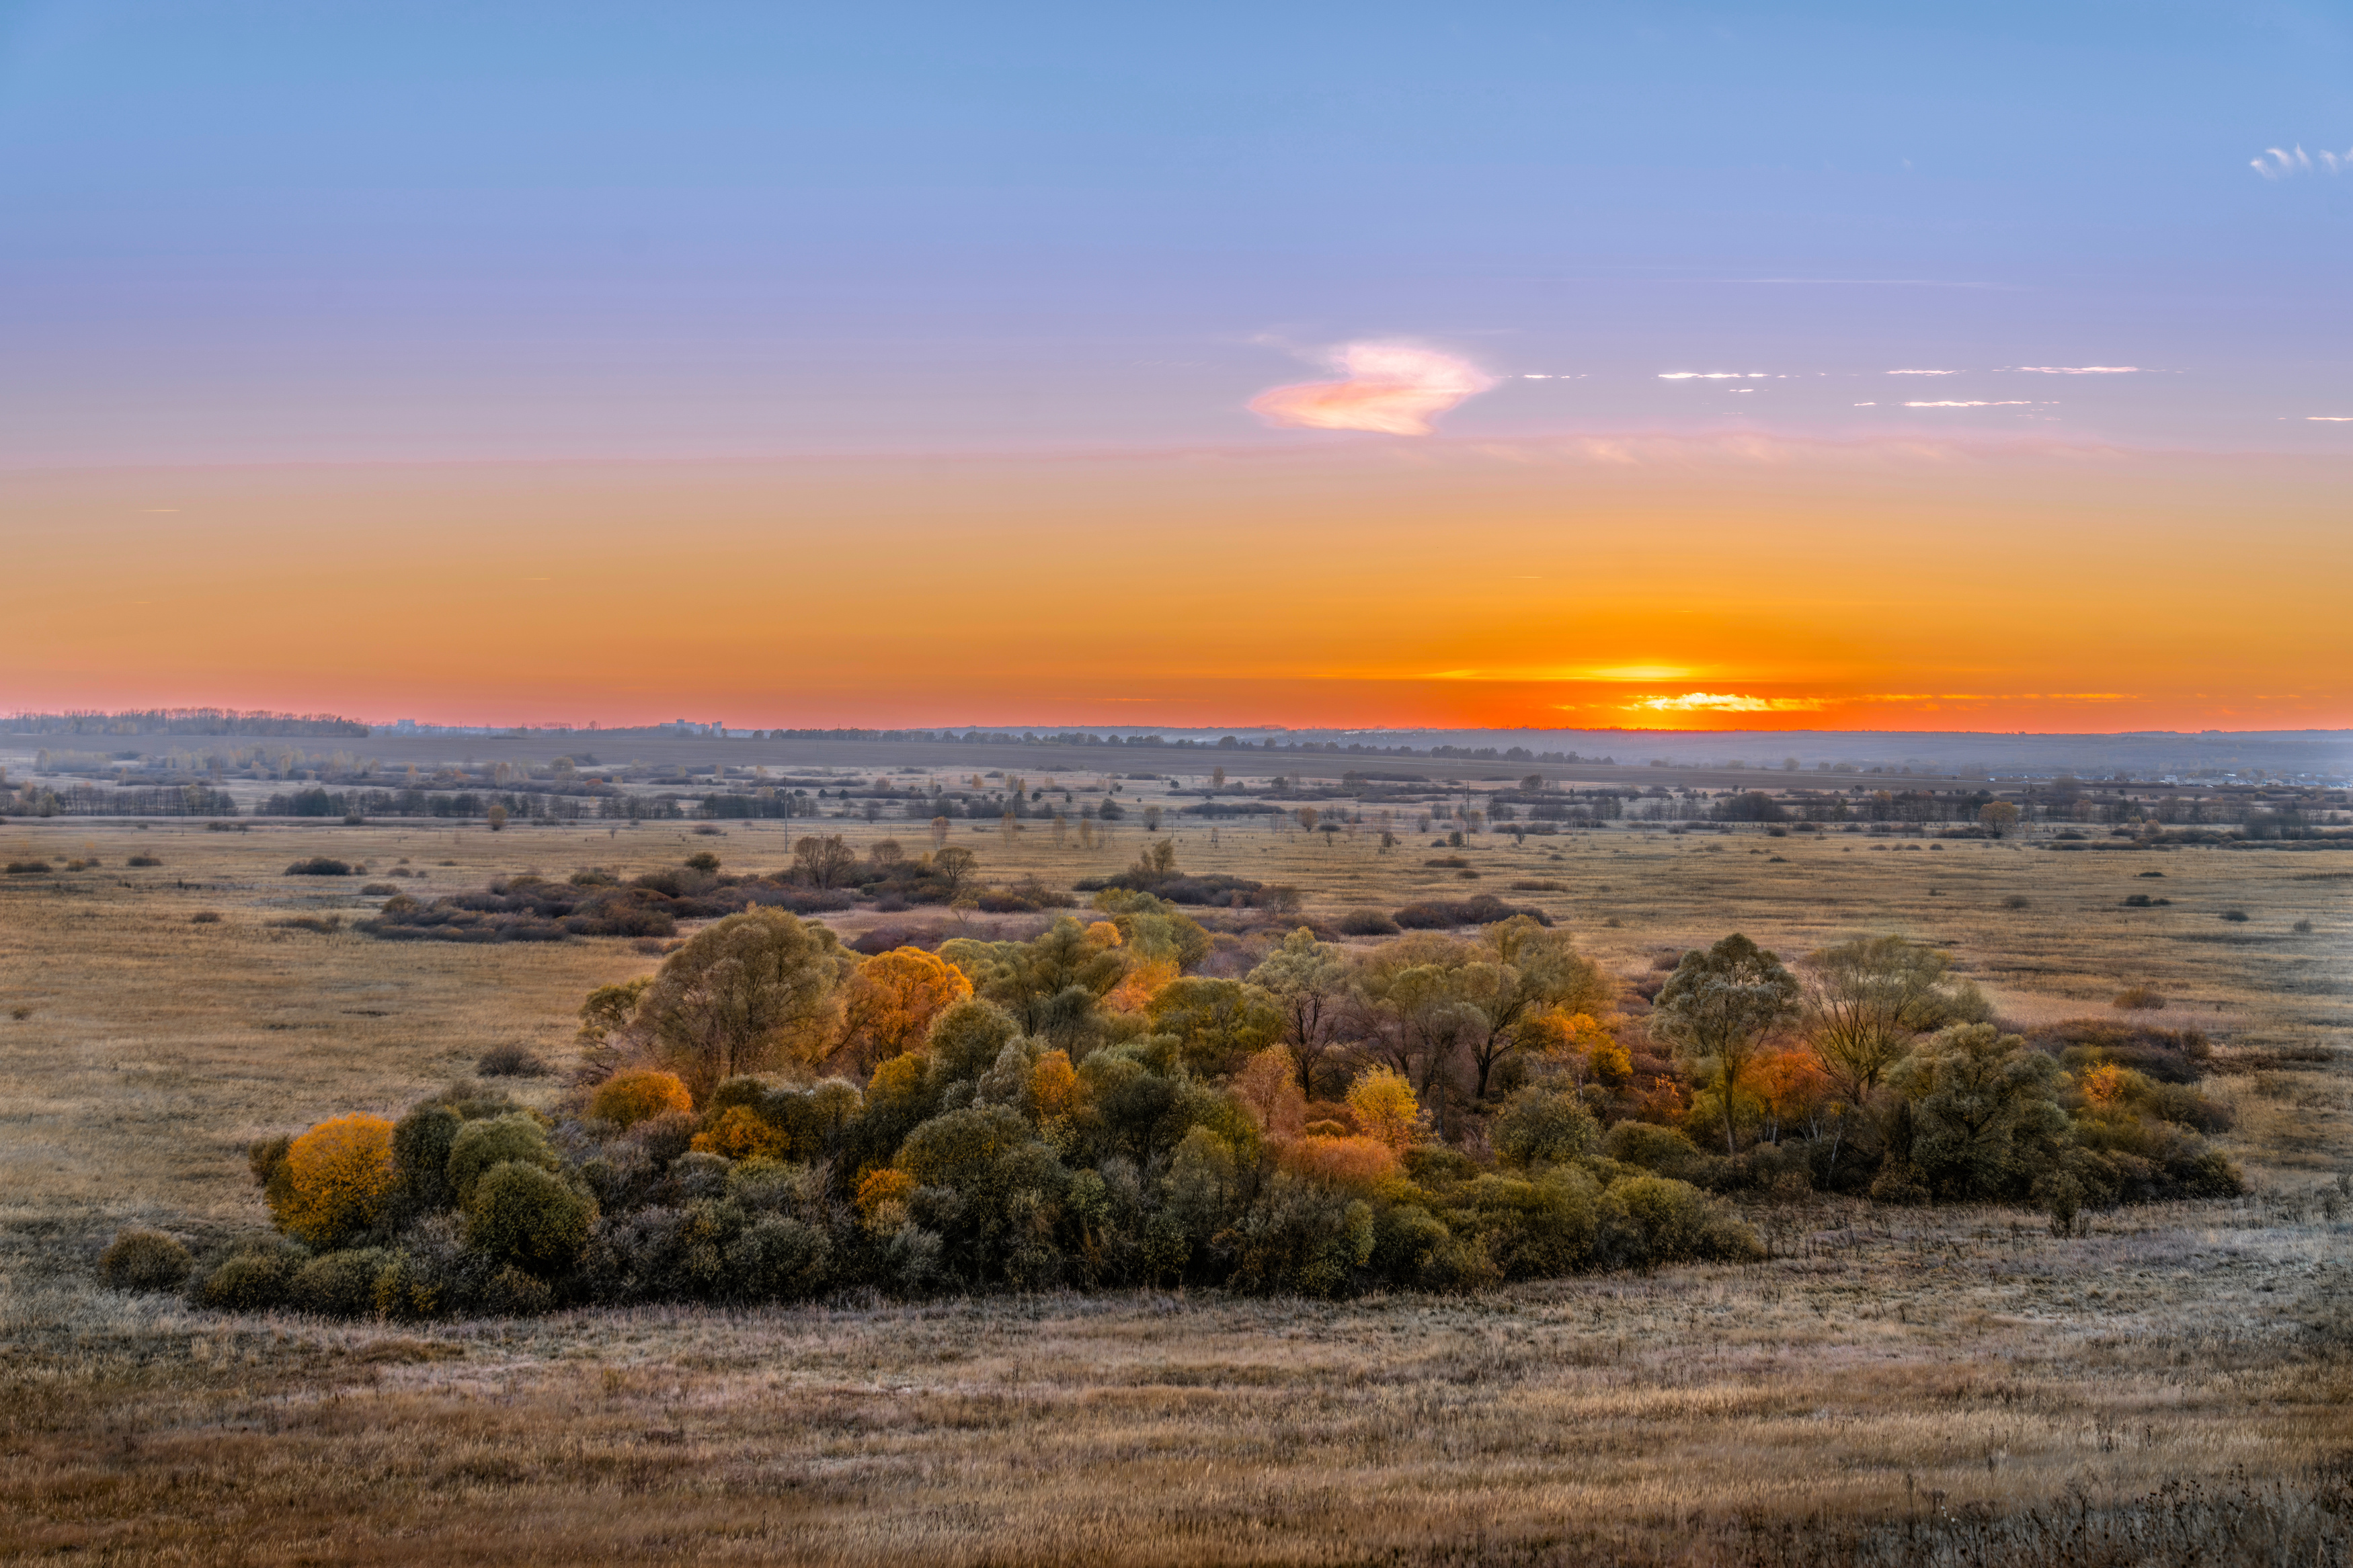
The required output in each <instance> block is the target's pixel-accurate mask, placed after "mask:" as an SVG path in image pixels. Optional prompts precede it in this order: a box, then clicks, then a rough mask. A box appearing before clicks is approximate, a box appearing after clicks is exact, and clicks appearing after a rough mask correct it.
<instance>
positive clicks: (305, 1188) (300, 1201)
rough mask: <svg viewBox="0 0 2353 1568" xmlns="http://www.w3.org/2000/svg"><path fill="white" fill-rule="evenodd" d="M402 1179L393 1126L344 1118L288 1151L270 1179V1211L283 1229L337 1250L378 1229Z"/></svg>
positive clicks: (315, 1131) (361, 1118)
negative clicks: (359, 1233) (389, 1198)
mask: <svg viewBox="0 0 2353 1568" xmlns="http://www.w3.org/2000/svg"><path fill="white" fill-rule="evenodd" d="M398 1180H399V1173H398V1172H397V1170H396V1168H395V1166H394V1164H393V1158H392V1123H391V1122H389V1121H385V1119H384V1118H383V1117H381V1116H338V1117H335V1118H333V1119H332V1120H330V1121H322V1122H320V1123H319V1125H317V1126H316V1127H313V1128H311V1131H308V1132H305V1133H303V1134H302V1136H301V1137H300V1138H297V1139H295V1140H294V1142H292V1143H291V1144H290V1145H289V1146H288V1148H287V1150H286V1158H285V1160H284V1161H283V1162H282V1163H280V1165H279V1167H278V1169H277V1171H276V1172H275V1173H273V1174H272V1175H271V1177H270V1180H269V1189H268V1194H267V1195H268V1197H269V1212H270V1215H271V1216H272V1217H273V1218H275V1219H276V1220H277V1222H278V1227H279V1228H280V1230H283V1231H285V1232H287V1233H288V1234H289V1235H292V1236H298V1237H301V1238H302V1239H303V1240H304V1241H307V1242H309V1243H311V1245H312V1246H313V1247H332V1246H333V1245H334V1244H335V1243H336V1242H338V1241H341V1240H343V1238H344V1237H348V1236H351V1235H352V1234H353V1233H354V1232H357V1231H362V1230H365V1229H366V1228H367V1227H368V1226H371V1225H373V1224H375V1217H376V1215H378V1214H380V1213H382V1212H383V1209H384V1201H385V1198H386V1197H387V1196H388V1195H390V1194H391V1192H392V1189H393V1185H394V1184H395V1183H396V1182H397V1181H398Z"/></svg>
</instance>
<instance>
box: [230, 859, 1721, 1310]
mask: <svg viewBox="0 0 2353 1568" xmlns="http://www.w3.org/2000/svg"><path fill="white" fill-rule="evenodd" d="M1097 905H1098V907H1097V909H1096V910H1094V911H1092V912H1093V914H1094V915H1095V916H1096V917H1097V918H1095V919H1093V920H1092V921H1088V922H1086V923H1082V922H1081V921H1078V920H1076V919H1064V920H1062V921H1058V922H1057V923H1056V925H1055V926H1054V927H1053V929H1052V930H1050V931H1047V932H1046V933H1044V934H1043V935H1041V936H1040V937H1039V938H1038V939H1037V940H1035V941H1033V942H977V941H953V942H947V943H945V944H944V945H943V947H942V950H941V951H940V952H937V953H930V952H923V951H921V950H916V949H902V950H900V951H897V952H890V953H884V954H881V955H879V956H877V957H875V958H872V959H869V960H867V961H866V962H864V963H859V962H858V961H857V960H856V959H855V957H854V956H853V955H851V954H849V952H845V951H844V950H843V949H842V948H841V947H840V946H839V943H838V942H837V941H836V939H835V938H834V936H833V934H832V933H831V932H830V931H828V930H827V929H825V928H824V927H823V926H821V925H818V924H815V923H810V922H804V921H800V920H798V919H797V918H796V917H794V916H793V915H791V914H789V913H787V912H785V911H782V910H772V909H755V910H746V911H744V912H743V913H740V914H737V915H733V916H731V917H729V918H727V919H724V920H722V921H718V922H716V923H714V924H712V925H711V926H709V927H707V928H706V929H705V930H703V931H702V932H700V933H698V934H697V935H696V936H695V937H694V938H693V939H692V940H691V942H688V943H686V944H685V945H684V946H683V947H681V949H680V950H679V951H678V952H675V953H673V954H672V955H670V958H669V959H668V960H667V961H666V962H665V963H663V965H662V966H661V968H660V970H659V972H658V973H655V974H653V975H651V976H649V977H648V978H646V979H644V980H640V981H637V982H633V983H629V984H623V985H616V986H608V987H605V988H601V989H600V990H598V991H597V992H596V993H594V994H591V996H590V997H589V999H588V1001H587V1003H586V1005H584V1007H583V1010H582V1019H583V1030H584V1035H585V1037H586V1039H587V1040H588V1042H589V1052H590V1055H591V1058H592V1059H594V1060H595V1061H596V1062H597V1063H598V1064H599V1065H600V1068H602V1069H605V1071H606V1075H605V1076H604V1077H602V1079H600V1080H599V1081H597V1082H596V1083H595V1084H594V1085H593V1087H586V1086H584V1087H583V1088H581V1089H577V1090H575V1093H574V1094H573V1096H572V1097H571V1099H570V1100H568V1101H567V1102H566V1103H565V1106H564V1107H563V1108H562V1110H560V1111H559V1112H558V1113H557V1114H554V1115H553V1116H541V1115H536V1114H533V1113H532V1112H530V1111H527V1110H523V1109H522V1108H520V1107H518V1106H516V1105H514V1104H512V1102H510V1101H509V1100H506V1099H505V1097H504V1096H502V1095H500V1094H497V1093H494V1092H491V1091H486V1090H484V1089H481V1088H480V1086H475V1085H462V1086H459V1087H458V1088H456V1089H452V1090H450V1091H448V1092H447V1093H445V1094H442V1095H438V1096H436V1097H434V1098H433V1099H431V1100H427V1101H426V1102H425V1103H423V1104H421V1105H419V1106H417V1107H416V1108H415V1109H413V1110H411V1111H410V1112H409V1113H408V1114H407V1115H406V1116H405V1117H403V1118H402V1119H401V1120H400V1121H397V1122H392V1121H385V1120H382V1119H376V1118H369V1117H354V1116H347V1117H339V1118H336V1119H334V1120H332V1121H328V1122H324V1123H322V1124H321V1125H320V1126H318V1127H315V1128H313V1129H311V1131H307V1132H305V1133H303V1134H301V1136H299V1137H292V1138H285V1139H279V1140H273V1141H271V1142H266V1143H263V1144H259V1145H257V1146H256V1147H255V1149H254V1150H253V1151H252V1161H253V1167H254V1173H255V1176H256V1178H257V1180H258V1181H259V1182H260V1183H261V1184H262V1186H263V1190H264V1192H265V1194H266V1195H267V1197H268V1199H269V1206H270V1210H271V1213H272V1215H273V1217H274V1218H275V1219H276V1221H277V1224H278V1226H279V1229H280V1232H281V1236H280V1238H279V1239H276V1240H274V1241H272V1242H270V1243H269V1244H267V1245H259V1246H247V1247H240V1248H238V1249H237V1251H236V1252H234V1253H233V1254H232V1255H230V1256H227V1257H226V1258H216V1259H211V1260H207V1262H206V1265H205V1267H203V1268H197V1269H195V1271H194V1274H195V1294H196V1296H197V1298H198V1299H199V1300H203V1301H206V1302H208V1303H211V1304H215V1305H219V1306H255V1305H264V1304H271V1303H290V1304H293V1305H297V1306H301V1307H304V1308H306V1309H310V1310H321V1311H340V1312H382V1313H386V1314H390V1315H395V1316H406V1315H432V1314H436V1313H443V1312H452V1311H521V1310H537V1309H539V1308H543V1307H546V1306H550V1305H554V1304H561V1303H565V1302H629V1301H648V1300H789V1299H797V1298H802V1297H807V1296H809V1295H812V1294H815V1293H818V1292H819V1291H823V1290H827V1289H837V1288H841V1287H847V1286H857V1285H864V1286H871V1287H874V1288H879V1289H886V1290H890V1291H893V1292H899V1293H911V1294H912V1293H922V1292H926V1291H933V1290H941V1289H985V1288H991V1287H1011V1288H1018V1289H1040V1288H1048V1287H1057V1286H1078V1287H1087V1286H1112V1285H1124V1284H1145V1283H1153V1282H1159V1283H1172V1284H1173V1283H1176V1282H1179V1281H1190V1282H1194V1283H1198V1284H1207V1285H1219V1286H1225V1287H1229V1288H1232V1289H1248V1290H1281V1291H1302V1292H1307V1293H1312V1294H1335V1293H1342V1292H1346V1291H1350V1290H1355V1289H1363V1288H1366V1287H1367V1286H1370V1285H1373V1284H1377V1283H1382V1282H1388V1283H1392V1284H1403V1285H1415V1286H1423V1287H1432V1288H1449V1289H1452V1288H1462V1287H1468V1286H1473V1285H1478V1284H1482V1283H1488V1282H1493V1281H1497V1280H1503V1279H1527V1278H1537V1277H1546V1276H1553V1275H1559V1274H1565V1273H1569V1272H1574V1271H1577V1270H1581V1269H1590V1268H1617V1267H1629V1266H1646V1265H1651V1264H1655V1263H1659V1262H1663V1261H1670V1260H1674V1259H1683V1258H1749V1257H1754V1256H1757V1252H1758V1247H1757V1241H1756V1238H1755V1237H1754V1236H1753V1234H1752V1233H1751V1232H1750V1231H1749V1230H1748V1229H1747V1227H1746V1226H1744V1225H1742V1224H1741V1223H1739V1222H1738V1221H1737V1220H1736V1219H1735V1218H1734V1217H1732V1216H1731V1215H1728V1214H1727V1213H1726V1212H1725V1211H1724V1210H1723V1209H1722V1208H1720V1207H1719V1206H1718V1205H1717V1204H1716V1203H1715V1201H1714V1200H1711V1199H1710V1198H1708V1197H1707V1196H1706V1195H1705V1194H1702V1193H1701V1192H1700V1191H1699V1190H1698V1189H1697V1188H1695V1187H1694V1186H1692V1185H1691V1184H1688V1183H1685V1182H1682V1181H1679V1180H1676V1179H1674V1178H1672V1177H1668V1176H1664V1175H1661V1174H1659V1173H1655V1172H1652V1171H1650V1170H1647V1169H1645V1168H1643V1167H1641V1166H1640V1165H1637V1164H1632V1163H1627V1162H1624V1161H1621V1160H1618V1159H1616V1158H1613V1157H1612V1156H1611V1155H1610V1154H1609V1153H1608V1152H1606V1150H1605V1148H1604V1140H1603V1132H1602V1129H1601V1127H1600V1126H1599V1122H1598V1121H1596V1119H1595V1118H1594V1116H1593V1115H1592V1113H1591V1112H1590V1111H1589V1110H1588V1109H1587V1107H1586V1106H1585V1104H1584V1103H1583V1101H1582V1100H1581V1099H1580V1098H1579V1097H1578V1095H1577V1093H1576V1092H1575V1089H1574V1088H1573V1086H1571V1085H1568V1084H1567V1083H1566V1082H1564V1081H1558V1080H1555V1079H1546V1080H1545V1081H1541V1082H1539V1081H1533V1080H1531V1081H1526V1082H1524V1083H1522V1084H1521V1085H1520V1087H1519V1088H1518V1089H1515V1090H1514V1091H1513V1092H1512V1093H1511V1094H1509V1095H1504V1096H1502V1097H1501V1098H1499V1099H1498V1100H1496V1101H1495V1103H1494V1106H1493V1111H1494V1114H1493V1116H1492V1117H1491V1118H1489V1119H1488V1120H1487V1122H1486V1125H1487V1127H1488V1129H1489V1131H1490V1132H1491V1134H1492V1152H1486V1151H1482V1152H1467V1151H1466V1150H1465V1149H1463V1148H1461V1147H1458V1146H1455V1145H1453V1144H1451V1143H1450V1142H1448V1141H1447V1138H1446V1133H1447V1131H1448V1130H1447V1129H1446V1128H1445V1127H1443V1126H1441V1125H1440V1124H1439V1121H1438V1120H1437V1119H1435V1118H1434V1117H1433V1116H1432V1114H1431V1112H1430V1110H1429V1109H1427V1108H1425V1106H1424V1105H1423V1103H1422V1096H1421V1095H1420V1093H1419V1090H1418V1089H1417V1076H1419V1078H1420V1079H1423V1080H1425V1081H1426V1080H1427V1079H1428V1078H1429V1074H1430V1062H1431V1061H1432V1060H1433V1058H1434V1056H1436V1055H1444V1054H1447V1053H1452V1052H1459V1053H1461V1056H1462V1058H1463V1060H1464V1061H1465V1063H1466V1064H1469V1065H1471V1066H1472V1067H1479V1066H1480V1064H1482V1062H1483V1064H1484V1067H1483V1068H1481V1070H1488V1069H1491V1068H1492V1066H1493V1062H1494V1061H1495V1060H1497V1059H1500V1058H1501V1056H1502V1055H1504V1053H1505V1052H1506V1051H1507V1050H1544V1049H1547V1048H1550V1047H1551V1046H1552V1045H1553V1044H1556V1043H1557V1042H1559V1041H1562V1040H1570V1039H1574V1038H1575V1037H1577V1035H1578V1034H1579V1032H1580V1031H1589V1030H1590V1029H1591V1028H1592V1027H1593V1026H1592V1024H1591V1020H1590V1017H1589V1016H1586V1015H1582V1014H1577V1013H1572V1012H1569V1011H1567V1009H1571V1008H1580V1007H1592V1006H1599V1005H1602V1002H1603V999H1604V998H1605V997H1606V994H1607V991H1608V986H1607V983H1606V981H1605V980H1604V979H1603V978H1602V976H1601V975H1600V973H1599V970H1597V969H1596V968H1595V967H1594V966H1593V965H1592V964H1590V963H1588V961H1586V960H1584V959H1583V958H1582V957H1581V956H1579V955H1578V954H1577V953H1576V952H1574V950H1573V949H1571V948H1570V947H1569V946H1568V945H1567V942H1564V941H1563V940H1562V939H1561V938H1560V937H1559V936H1558V935H1557V933H1554V932H1550V931H1544V930H1543V929H1542V928H1539V927H1535V926H1534V925H1533V924H1526V925H1523V926H1522V927H1520V928H1517V929H1515V930H1512V931H1495V932H1491V933H1490V934H1489V936H1488V937H1487V938H1486V939H1483V940H1481V941H1478V942H1449V941H1448V940H1447V939H1442V938H1434V937H1419V938H1415V939H1411V941H1410V942H1406V943H1399V944H1396V946H1397V949H1398V951H1396V952H1388V953H1385V954H1381V955H1377V956H1378V957H1379V962H1378V963H1375V964H1372V965H1370V966H1369V967H1367V968H1366V969H1365V970H1364V971H1363V973H1362V974H1361V976H1360V977H1359V978H1361V980H1362V982H1363V986H1362V988H1361V1004H1360V1005H1362V1006H1363V1007H1364V1008H1365V1009H1366V1012H1365V1014H1364V1016H1366V1018H1378V1019H1380V1020H1382V1021H1383V1022H1382V1024H1381V1027H1382V1028H1383V1029H1384V1030H1385V1031H1386V1032H1385V1034H1384V1036H1383V1037H1382V1038H1381V1039H1379V1040H1378V1041H1377V1042H1374V1043H1369V1044H1367V1045H1366V1047H1364V1048H1362V1049H1356V1048H1353V1047H1350V1046H1348V1045H1345V1044H1344V1043H1343V1042H1342V1037H1341V1034H1340V1032H1339V1031H1338V1028H1337V1026H1336V1020H1335V1017H1333V1016H1330V1010H1331V1009H1333V1008H1336V1007H1340V1006H1343V1005H1359V1004H1356V1003H1351V1002H1349V1001H1348V997H1349V996H1351V995H1354V994H1356V993H1355V992H1353V991H1351V989H1350V986H1351V984H1352V982H1351V981H1350V980H1349V976H1350V975H1352V974H1354V973H1356V971H1355V966H1354V963H1353V961H1352V960H1351V959H1350V958H1349V957H1348V956H1347V955H1345V954H1344V953H1342V952H1338V951H1337V950H1335V949H1333V948H1331V947H1329V946H1327V945H1325V944H1323V943H1319V942H1316V941H1315V940H1314V937H1313V935H1312V934H1311V933H1308V932H1304V931H1302V932H1297V933H1294V934H1293V937H1292V938H1291V939H1290V940H1288V941H1286V942H1284V943H1283V944H1282V946H1281V947H1280V948H1278V949H1276V950H1275V951H1273V952H1271V953H1269V954H1268V955H1267V956H1266V957H1265V959H1264V960H1263V961H1262V962H1261V963H1259V964H1258V965H1257V966H1256V967H1255V968H1254V969H1253V970H1252V971H1251V973H1250V975H1249V976H1248V977H1247V978H1231V977H1217V976H1210V975H1206V974H1203V973H1199V970H1200V967H1201V965H1202V963H1203V962H1204V960H1206V959H1207V958H1208V956H1209V955H1210V953H1211V952H1212V951H1213V947H1214V943H1213V941H1212V938H1211V937H1210V935H1209V933H1208V932H1207V931H1203V930H1202V928H1201V927H1200V926H1199V925H1198V923H1196V922H1195V921H1192V920H1191V919H1190V918H1189V917H1187V916H1186V915H1185V914H1184V913H1183V912H1182V911H1181V910H1177V909H1176V908H1175V906H1173V905H1170V904H1167V903H1166V902H1165V901H1163V900H1158V899H1155V898H1154V897H1152V896H1151V895H1149V894H1142V893H1134V892H1129V891H1111V892H1107V893H1105V894H1104V895H1103V896H1101V897H1100V898H1099V899H1098V900H1097ZM1506 1040H1510V1041H1515V1042H1518V1043H1517V1044H1516V1045H1514V1046H1506V1045H1505V1044H1504V1042H1505V1041H1506ZM1294 1041H1295V1042H1299V1043H1298V1044H1296V1045H1294V1044H1293V1042H1294ZM820 1075H824V1076H820Z"/></svg>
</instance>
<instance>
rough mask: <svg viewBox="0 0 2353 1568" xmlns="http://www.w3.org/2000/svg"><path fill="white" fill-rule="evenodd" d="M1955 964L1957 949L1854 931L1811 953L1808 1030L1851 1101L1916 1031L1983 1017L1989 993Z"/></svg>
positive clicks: (1865, 1093) (1806, 969)
mask: <svg viewBox="0 0 2353 1568" xmlns="http://www.w3.org/2000/svg"><path fill="white" fill-rule="evenodd" d="M1952 964H1953V958H1952V954H1950V953H1948V952H1938V951H1937V950H1936V949H1935V948H1932V947H1930V946H1928V945H1927V944H1926V943H1925V942H1907V941H1905V939H1904V938H1902V937H1900V936H1867V937H1857V938H1855V939H1854V940H1853V941H1852V942H1840V943H1839V944H1837V945H1836V946H1834V947H1826V948H1823V949H1821V950H1820V951H1819V952H1814V953H1812V954H1810V956H1808V957H1807V959H1806V960H1805V962H1804V963H1803V965H1802V966H1801V968H1802V971H1803V974H1802V980H1801V984H1802V986H1803V991H1804V1008H1805V1026H1806V1035H1807V1038H1808V1039H1809V1040H1810V1042H1811V1044H1812V1045H1813V1047H1814V1051H1815V1054H1816V1055H1817V1056H1819V1057H1820V1058H1821V1062H1822V1067H1823V1068H1824V1069H1825V1070H1827V1071H1828V1072H1829V1073H1830V1075H1831V1080H1832V1081H1833V1082H1835V1083H1836V1084H1837V1085H1838V1087H1839V1090H1840V1092H1841V1094H1842V1095H1844V1096H1845V1098H1846V1099H1847V1100H1849V1101H1850V1102H1852V1103H1854V1104H1858V1105H1860V1104H1862V1102H1863V1100H1866V1099H1867V1098H1868V1097H1869V1096H1870V1094H1871V1092H1872V1091H1873V1089H1876V1088H1877V1087H1878V1086H1879V1084H1880V1082H1881V1081H1882V1080H1883V1079H1884V1078H1885V1077H1886V1076H1887V1071H1888V1069H1889V1068H1892V1067H1894V1065H1895V1064H1896V1062H1897V1061H1899V1060H1901V1059H1902V1058H1903V1056H1904V1053H1905V1051H1907V1050H1909V1049H1910V1048H1911V1044H1912V1041H1913V1039H1914V1038H1915V1037H1917V1036H1920V1035H1924V1034H1926V1033H1927V1032H1928V1031H1930V1030H1932V1029H1939V1028H1942V1027H1944V1026H1946V1025H1947V1024H1953V1023H1982V1022H1983V1021H1984V1019H1985V1016H1986V1015H1987V1013H1988V1011H1989V1008H1988V1007H1987V1005H1986V1000H1985V998H1984V996H1983V995H1982V994H1979V993H1978V989H1977V987H1976V986H1974V985H1972V984H1968V982H1966V981H1960V982H1956V981H1955V980H1954V979H1953V978H1952V977H1951V975H1950V973H1949V972H1950V970H1951V969H1952Z"/></svg>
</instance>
